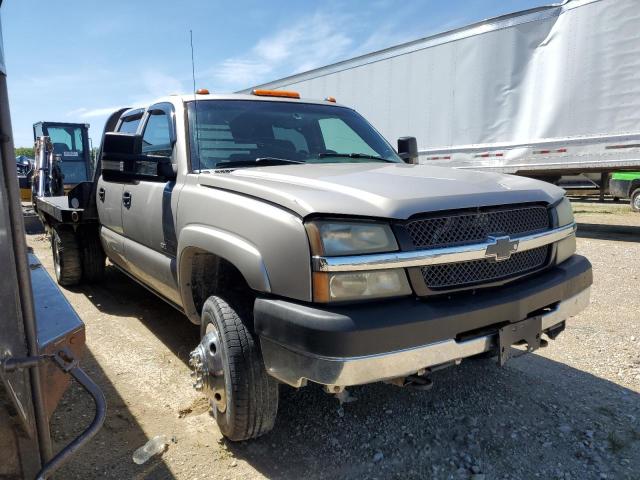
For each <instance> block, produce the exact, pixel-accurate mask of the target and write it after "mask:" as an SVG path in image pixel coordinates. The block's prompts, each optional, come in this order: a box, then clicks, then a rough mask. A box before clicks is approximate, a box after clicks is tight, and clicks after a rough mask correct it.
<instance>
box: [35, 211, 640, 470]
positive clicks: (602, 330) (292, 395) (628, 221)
mask: <svg viewBox="0 0 640 480" xmlns="http://www.w3.org/2000/svg"><path fill="white" fill-rule="evenodd" d="M584 205H586V206H584V207H583V204H582V203H581V204H576V206H575V208H576V210H577V211H578V212H580V213H578V215H577V217H578V219H579V221H580V222H583V223H585V224H588V223H610V224H615V225H631V226H640V215H636V216H634V215H632V214H628V213H627V212H626V211H618V209H617V207H616V208H613V207H612V208H611V209H607V208H604V209H601V208H600V207H597V208H596V206H593V205H591V204H589V203H588V202H587V203H585V204H584ZM627 208H628V206H627ZM601 210H603V211H601ZM583 211H584V212H583ZM604 211H606V212H604ZM608 212H613V213H608ZM580 235H581V238H579V239H578V250H579V252H580V253H581V254H583V255H586V256H587V257H588V258H589V259H590V260H591V262H592V263H593V268H594V278H595V280H594V286H593V289H592V292H593V298H592V305H591V306H590V307H589V309H588V310H586V311H585V312H584V313H582V314H581V315H580V316H578V317H576V318H574V319H571V320H570V321H569V322H568V325H567V329H566V331H565V332H564V333H563V334H562V335H561V336H560V337H559V338H558V339H557V340H556V341H554V342H550V345H549V347H548V348H545V349H541V350H538V351H537V352H536V353H534V354H531V355H526V356H523V357H520V358H517V359H514V360H512V361H511V362H510V363H509V364H507V366H506V367H505V368H502V369H501V368H499V367H498V366H497V365H496V364H495V363H494V362H493V361H491V360H475V361H467V362H463V363H462V365H461V366H460V367H458V368H450V369H446V370H442V371H439V372H436V373H435V374H434V382H435V383H434V387H433V389H432V390H430V391H427V392H418V391H411V390H406V389H400V388H397V387H393V386H390V385H384V384H376V385H369V386H363V387H358V388H353V389H351V390H350V393H351V395H353V396H354V397H355V398H356V400H355V401H353V402H350V403H345V404H343V405H342V406H341V405H340V403H339V401H338V400H337V399H336V398H334V397H331V396H328V395H326V394H325V393H324V392H323V391H322V390H321V389H320V388H318V387H314V386H310V387H307V388H305V389H302V390H299V391H295V390H293V389H283V390H282V395H281V403H280V413H279V417H278V421H277V424H276V428H275V430H274V431H273V432H272V433H270V434H269V435H267V436H265V437H263V438H260V439H258V440H256V441H252V442H243V443H239V444H233V443H229V442H226V441H225V440H223V439H222V437H221V435H220V433H219V432H218V430H217V427H216V425H215V421H214V420H213V418H212V417H211V416H210V415H209V414H208V412H207V405H206V401H204V399H203V398H201V397H200V396H199V394H197V393H196V392H195V391H194V390H193V389H192V388H191V379H190V377H189V369H188V367H187V359H188V352H189V351H190V350H191V348H192V347H193V346H194V345H195V343H196V342H197V337H198V332H197V328H195V327H194V326H192V325H190V324H189V322H188V321H187V320H186V319H185V318H183V317H182V316H181V314H179V313H178V312H176V311H175V310H173V309H172V308H171V307H170V306H167V305H165V304H164V303H163V302H162V301H160V300H158V299H157V298H156V297H154V296H153V295H152V294H150V293H148V292H147V291H146V290H145V289H143V288H141V287H139V286H137V285H136V284H135V283H133V282H132V281H131V280H129V279H128V278H126V277H125V276H123V275H122V274H120V273H118V272H117V271H115V270H114V269H113V268H109V269H108V274H107V279H106V281H105V282H104V283H102V284H100V285H96V286H86V287H81V288H77V289H74V290H64V292H65V295H66V296H67V298H68V299H69V301H70V302H71V304H72V305H73V306H74V308H75V309H76V311H77V312H78V313H79V315H80V316H81V317H82V319H83V320H84V321H85V323H86V326H87V345H88V351H87V354H86V356H85V358H84V360H83V364H84V366H85V367H86V368H87V369H88V371H89V372H90V374H91V375H92V376H93V377H94V378H95V379H96V380H97V381H98V383H99V384H100V385H101V387H102V388H103V390H104V391H105V393H106V395H107V401H108V405H109V410H108V417H107V421H106V423H105V426H104V428H103V429H102V430H101V432H100V433H99V434H98V436H97V437H96V438H95V439H94V440H93V441H92V443H91V444H90V445H89V446H87V447H86V448H85V449H84V450H83V451H82V453H81V454H80V455H78V456H77V457H75V458H74V459H73V461H72V462H71V463H70V464H68V465H67V466H65V467H64V469H63V470H62V471H61V473H60V474H59V475H58V478H65V479H66V478H81V479H86V478H95V477H99V478H118V479H124V478H150V479H156V478H157V479H165V478H176V479H194V478H220V479H223V478H228V479H236V478H238V479H245V478H251V479H252V478H263V477H266V478H283V479H284V478H295V479H297V478H301V477H303V476H304V477H306V478H379V479H382V478H435V479H449V478H452V479H475V480H482V479H485V480H489V479H524V478H527V479H528V478H542V479H618V478H620V479H640V316H639V315H638V312H639V311H640V295H638V293H639V291H640V290H639V281H638V278H639V277H640V242H637V241H638V240H640V234H638V235H636V234H634V233H633V232H631V233H627V234H626V235H608V234H607V233H606V232H604V233H603V232H601V231H600V232H597V233H589V232H587V231H585V232H581V233H580ZM28 241H29V244H30V245H31V246H32V247H33V248H34V250H35V253H36V254H37V255H38V257H39V258H40V260H41V261H42V262H43V264H44V265H45V266H46V268H47V269H48V270H49V271H50V272H51V267H52V261H51V253H50V250H49V246H48V242H47V241H46V239H45V238H44V236H42V235H30V236H29V237H28ZM91 405H92V404H91V401H90V400H88V399H87V397H86V396H85V395H84V393H83V392H82V391H81V390H80V388H78V387H72V388H71V389H70V390H69V392H68V393H67V394H66V395H65V397H64V399H63V401H62V403H61V405H60V407H59V408H58V410H57V412H56V414H55V418H54V420H53V425H52V430H53V434H54V438H55V440H56V441H57V442H58V444H60V445H61V444H63V443H65V442H66V441H68V440H69V439H70V438H72V436H73V435H74V434H75V433H76V432H77V431H78V430H80V429H82V427H83V425H85V424H86V422H88V421H89V419H90V417H91V412H92V408H91ZM160 434H164V435H168V436H169V437H170V438H172V442H171V443H170V444H169V446H168V448H167V450H166V451H165V452H164V453H163V454H162V455H161V456H156V457H154V458H153V459H152V460H150V461H149V462H147V463H146V464H144V465H136V464H134V463H133V461H132V454H133V452H134V450H135V449H137V448H138V447H140V446H141V445H143V444H144V443H145V442H146V441H147V440H148V439H149V438H152V437H153V436H155V435H160Z"/></svg>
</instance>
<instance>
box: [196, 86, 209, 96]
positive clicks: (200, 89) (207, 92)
mask: <svg viewBox="0 0 640 480" xmlns="http://www.w3.org/2000/svg"><path fill="white" fill-rule="evenodd" d="M196 93H197V94H198V95H209V90H207V89H206V88H199V89H198V90H196Z"/></svg>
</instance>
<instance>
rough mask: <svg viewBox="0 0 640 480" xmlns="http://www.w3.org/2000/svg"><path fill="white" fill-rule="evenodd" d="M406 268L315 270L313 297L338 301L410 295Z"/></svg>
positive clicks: (317, 300)
mask: <svg viewBox="0 0 640 480" xmlns="http://www.w3.org/2000/svg"><path fill="white" fill-rule="evenodd" d="M410 294H411V287H410V286H409V282H408V280H407V275H406V274H405V273H404V270H403V269H399V270H375V271H369V272H340V273H320V272H316V273H314V274H313V300H314V301H315V302H323V303H325V302H336V301H347V300H360V299H362V300H366V299H371V298H386V297H397V296H402V295H410Z"/></svg>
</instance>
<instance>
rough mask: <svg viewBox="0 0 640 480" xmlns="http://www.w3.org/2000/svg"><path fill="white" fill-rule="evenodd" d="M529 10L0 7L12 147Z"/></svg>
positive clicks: (95, 2)
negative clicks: (127, 112)
mask: <svg viewBox="0 0 640 480" xmlns="http://www.w3.org/2000/svg"><path fill="white" fill-rule="evenodd" d="M547 3H551V2H549V1H541V0H510V1H505V0H447V1H445V0H416V1H406V0H405V1H400V0H397V1H394V0H369V1H362V0H357V1H356V0H351V1H346V0H329V1H325V2H322V3H320V2H311V1H278V0H270V1H269V2H265V1H244V0H236V1H234V2H222V1H211V0H210V1H206V0H197V1H196V0H180V1H178V0H154V1H152V0H137V1H127V0H113V1H100V0H55V1H43V0H40V1H37V0H5V1H4V2H3V9H2V30H3V34H4V46H5V55H6V63H7V70H8V79H9V98H10V107H11V115H12V121H13V130H14V135H15V144H16V146H31V144H32V142H33V140H32V133H31V125H32V124H33V123H34V122H36V121H38V120H57V121H66V122H84V123H90V124H91V131H90V135H91V136H92V137H93V139H94V144H97V142H98V141H99V139H100V136H101V133H102V127H103V124H104V121H105V119H106V117H107V115H108V114H109V113H111V112H112V111H114V110H116V109H117V108H120V107H123V106H136V105H141V104H145V103H148V102H150V101H152V100H153V99H154V98H156V97H160V96H163V95H166V94H169V93H181V92H190V91H191V90H192V79H191V53H190V49H189V30H190V29H191V30H193V35H194V45H195V63H196V86H197V88H200V87H206V88H208V89H209V90H211V91H212V92H214V91H218V92H229V91H236V90H239V89H241V88H246V87H250V86H252V85H255V84H258V83H263V82H267V81H269V80H274V79H277V78H280V77H283V76H286V75H291V74H293V73H298V72H302V71H305V70H309V69H311V68H315V67H319V66H322V65H326V64H328V63H333V62H336V61H339V60H343V59H346V58H350V57H353V56H355V55H359V54H363V53H367V52H371V51H375V50H379V49H381V48H385V47H389V46H392V45H395V44H397V43H401V42H405V41H409V40H413V39H417V38H421V37H425V36H428V35H431V34H434V33H438V32H442V31H446V30H450V29H452V28H456V27H460V26H463V25H466V24H468V23H472V22H475V21H478V20H482V19H485V18H488V17H493V16H496V15H501V14H504V13H509V12H512V11H517V10H522V9H526V8H530V7H534V6H538V5H543V4H547Z"/></svg>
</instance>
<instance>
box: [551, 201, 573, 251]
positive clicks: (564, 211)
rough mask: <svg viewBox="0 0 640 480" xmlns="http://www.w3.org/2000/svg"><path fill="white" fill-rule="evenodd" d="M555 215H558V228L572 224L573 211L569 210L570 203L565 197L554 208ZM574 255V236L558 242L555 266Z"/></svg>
mask: <svg viewBox="0 0 640 480" xmlns="http://www.w3.org/2000/svg"><path fill="white" fill-rule="evenodd" d="M556 214H557V215H558V226H559V227H564V226H565V225H569V224H571V223H573V222H574V218H573V209H572V208H571V202H570V201H569V199H568V198H567V197H565V198H563V199H562V201H561V202H560V203H559V204H558V206H557V207H556ZM574 253H576V236H575V234H573V235H571V236H570V237H568V238H565V239H564V240H560V241H559V242H558V243H557V244H556V264H558V263H562V262H564V261H565V260H567V259H568V258H569V257H570V256H571V255H573V254H574Z"/></svg>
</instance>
